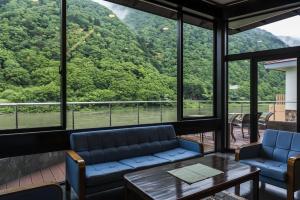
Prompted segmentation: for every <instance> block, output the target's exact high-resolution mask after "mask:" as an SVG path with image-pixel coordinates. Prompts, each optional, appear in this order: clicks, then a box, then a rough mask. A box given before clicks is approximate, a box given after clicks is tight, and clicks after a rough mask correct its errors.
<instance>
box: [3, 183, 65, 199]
mask: <svg viewBox="0 0 300 200" xmlns="http://www.w3.org/2000/svg"><path fill="white" fill-rule="evenodd" d="M38 199H40V200H63V192H62V189H61V187H60V186H59V185H56V184H49V185H40V186H34V187H30V188H19V189H16V190H9V191H6V192H5V193H2V194H1V195H0V200H38Z"/></svg>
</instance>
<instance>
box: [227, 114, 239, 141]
mask: <svg viewBox="0 0 300 200" xmlns="http://www.w3.org/2000/svg"><path fill="white" fill-rule="evenodd" d="M240 116H241V114H233V115H231V117H230V118H229V119H228V122H229V132H230V135H231V137H232V139H233V140H234V141H236V138H235V136H234V134H233V128H234V124H236V123H237V122H238V121H239V120H240V119H239V118H240Z"/></svg>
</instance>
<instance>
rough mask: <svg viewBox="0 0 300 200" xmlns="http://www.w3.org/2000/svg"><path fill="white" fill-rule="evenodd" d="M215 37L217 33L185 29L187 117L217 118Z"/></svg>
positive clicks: (185, 103) (184, 58) (200, 29)
mask: <svg viewBox="0 0 300 200" xmlns="http://www.w3.org/2000/svg"><path fill="white" fill-rule="evenodd" d="M197 21H198V22H199V19H198V20H197ZM213 35H214V34H213V30H210V29H206V28H202V27H200V26H196V25H191V24H189V23H184V25H183V44H184V45H183V117H207V116H213V90H214V80H213V73H214V72H213V52H214V51H213Z"/></svg>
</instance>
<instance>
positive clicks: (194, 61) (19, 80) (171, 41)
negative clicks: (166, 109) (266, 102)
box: [0, 0, 285, 102]
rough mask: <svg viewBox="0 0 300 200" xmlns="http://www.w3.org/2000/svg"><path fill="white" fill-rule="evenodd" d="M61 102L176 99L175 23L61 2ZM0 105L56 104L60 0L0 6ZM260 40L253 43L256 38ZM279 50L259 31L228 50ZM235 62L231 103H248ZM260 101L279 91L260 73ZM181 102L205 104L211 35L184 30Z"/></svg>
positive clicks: (74, 0) (21, 0) (9, 0)
mask: <svg viewBox="0 0 300 200" xmlns="http://www.w3.org/2000/svg"><path fill="white" fill-rule="evenodd" d="M67 6H68V16H67V20H68V24H67V31H68V40H67V42H68V44H67V46H68V52H67V56H68V65H67V72H68V73H67V81H68V82H67V89H68V90H67V91H68V92H67V94H68V101H111V100H116V101H125V100H176V93H177V91H176V85H177V78H176V76H177V28H176V26H177V23H176V21H175V20H171V19H166V18H163V17H159V16H155V15H152V14H148V13H144V12H141V11H136V10H132V9H129V8H128V9H127V8H126V10H125V8H122V9H123V10H124V11H126V12H128V14H127V16H126V17H125V18H124V19H123V18H122V19H119V18H118V17H117V16H114V17H111V16H112V14H113V11H111V10H109V9H107V8H105V7H104V6H102V5H99V4H98V3H96V2H93V1H91V0H85V1H82V0H69V1H68V5H67ZM0 27H1V28H0V101H1V102H49V101H59V99H60V74H59V65H60V1H59V0H39V1H32V0H5V1H1V2H0ZM258 39H259V40H262V41H263V42H261V43H257V40H258ZM283 46H285V45H284V44H283V43H282V42H281V41H280V40H278V39H277V38H276V37H274V36H273V35H271V34H270V33H267V32H265V31H261V30H258V29H255V30H252V31H248V32H245V33H242V34H238V35H236V36H234V37H233V39H232V42H231V43H230V52H231V53H239V52H245V51H254V50H257V49H259V50H261V49H270V48H278V47H283ZM243 65H244V64H243V63H241V62H237V63H235V64H233V65H232V66H231V69H232V71H233V74H232V75H230V80H231V81H232V83H233V84H238V85H240V89H239V91H237V92H236V94H235V96H234V95H233V97H232V98H233V99H249V90H248V88H249V81H248V82H247V79H249V73H248V72H247V70H245V68H243ZM259 73H260V76H261V77H262V80H263V81H264V84H262V86H260V87H259V91H260V95H262V96H261V97H260V99H272V98H274V95H275V94H277V93H282V92H283V90H284V89H283V88H284V87H283V86H284V77H283V76H282V74H278V73H276V72H268V73H267V72H266V71H265V70H264V69H262V70H260V71H259ZM183 76H184V98H185V99H196V100H212V97H213V32H212V31H211V30H206V29H203V28H200V27H196V26H192V25H188V24H185V25H184V74H183Z"/></svg>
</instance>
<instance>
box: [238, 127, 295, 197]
mask: <svg viewBox="0 0 300 200" xmlns="http://www.w3.org/2000/svg"><path fill="white" fill-rule="evenodd" d="M236 160H239V161H240V162H241V163H245V164H248V165H251V166H255V167H258V168H260V170H261V172H260V181H261V182H262V183H268V184H272V185H275V186H278V187H281V188H285V189H287V199H288V200H293V199H294V192H295V191H297V190H299V189H300V133H295V132H287V131H278V130H270V129H267V130H266V131H265V133H264V138H263V141H262V144H260V143H255V144H250V145H246V146H242V147H241V148H240V149H237V150H236Z"/></svg>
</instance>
